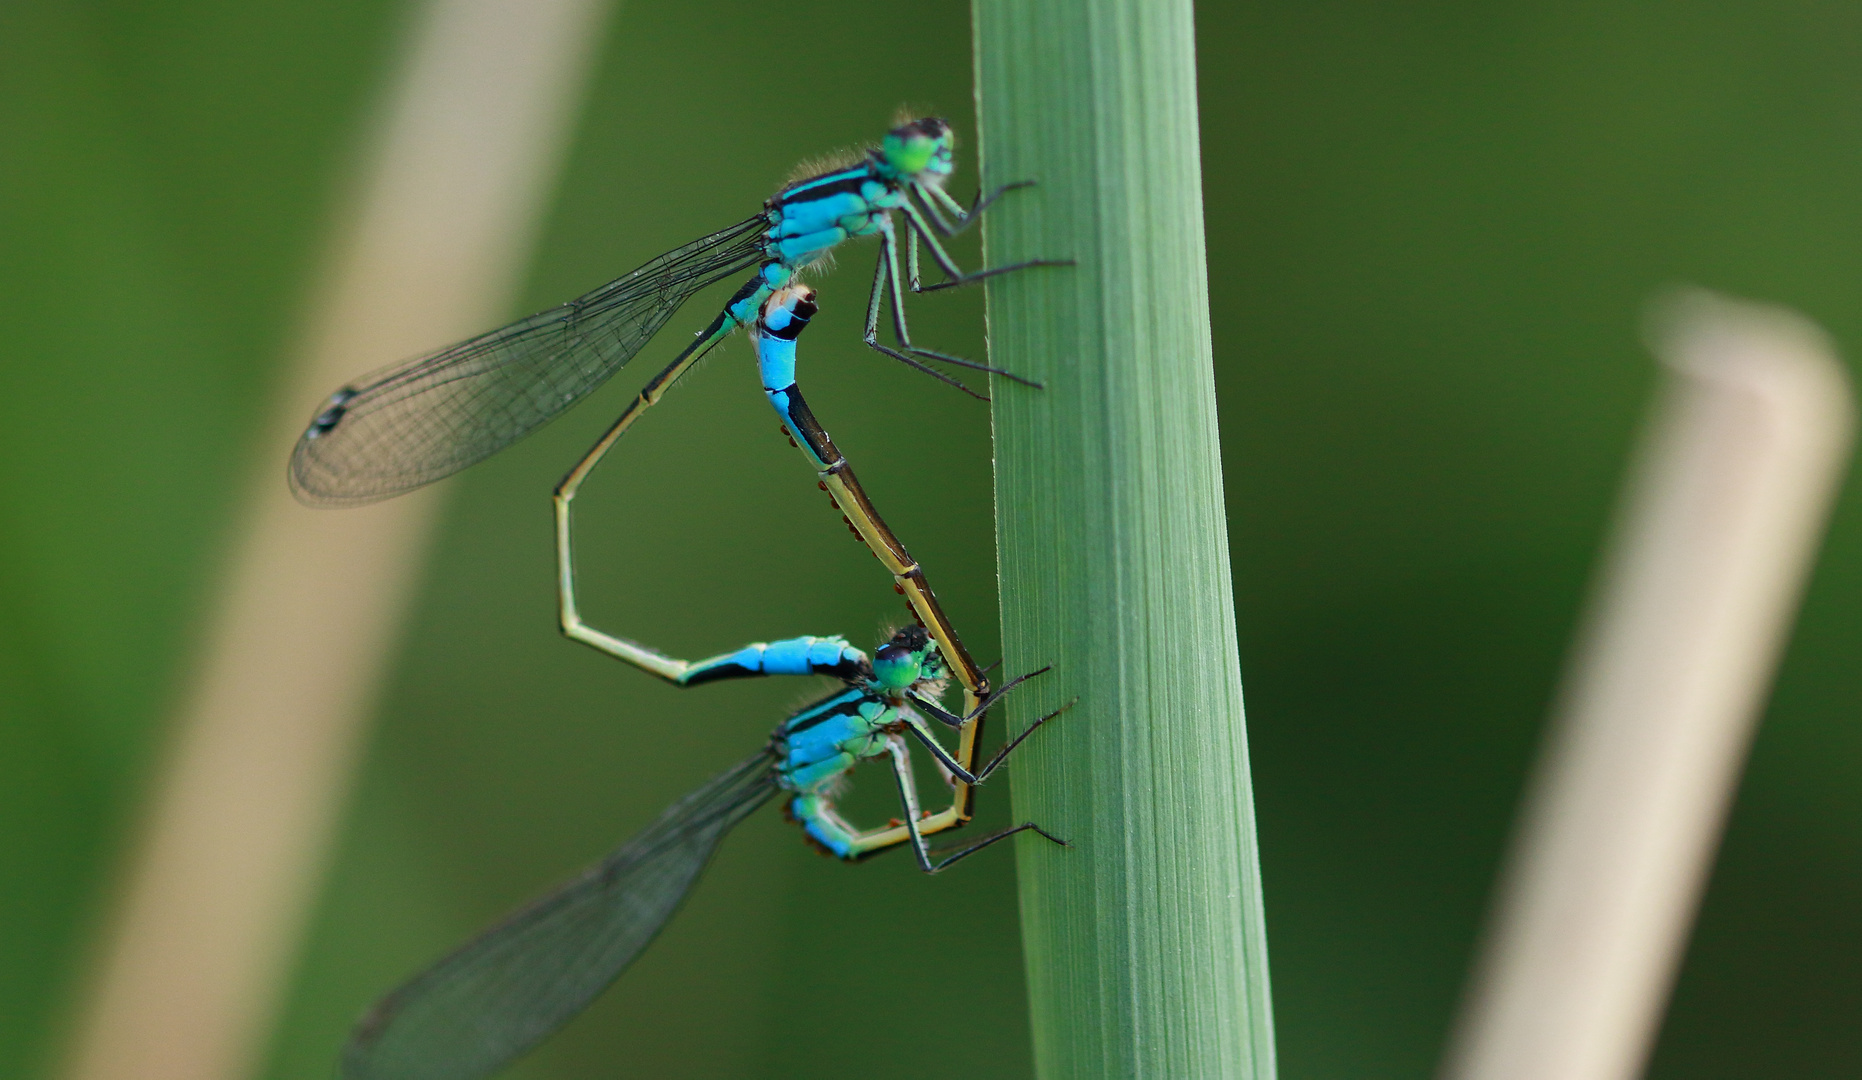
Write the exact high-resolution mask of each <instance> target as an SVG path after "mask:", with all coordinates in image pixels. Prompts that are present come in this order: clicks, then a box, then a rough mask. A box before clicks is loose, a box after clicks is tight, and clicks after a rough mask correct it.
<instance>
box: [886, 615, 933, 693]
mask: <svg viewBox="0 0 1862 1080" xmlns="http://www.w3.org/2000/svg"><path fill="white" fill-rule="evenodd" d="M944 677H945V672H944V657H943V656H942V655H940V654H939V653H938V651H937V642H936V641H933V640H932V639H931V635H930V634H927V633H925V628H924V627H922V626H908V627H906V628H905V629H903V630H900V631H899V632H898V633H896V634H893V635H892V638H891V640H889V641H887V642H886V643H885V644H884V645H881V646H880V647H879V648H878V649H876V650H875V651H874V652H873V682H874V683H875V684H876V685H877V686H878V688H879V689H880V690H881V691H886V692H893V693H898V692H903V691H905V690H908V689H911V688H912V687H914V686H917V685H919V684H921V683H927V682H933V683H934V682H940V681H942V680H943V679H944Z"/></svg>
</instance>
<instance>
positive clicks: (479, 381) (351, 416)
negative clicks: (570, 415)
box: [291, 214, 763, 506]
mask: <svg viewBox="0 0 1862 1080" xmlns="http://www.w3.org/2000/svg"><path fill="white" fill-rule="evenodd" d="M762 226H763V217H762V215H761V214H759V215H757V216H756V217H752V218H747V219H745V220H743V221H741V222H738V223H737V224H736V225H733V226H731V227H730V228H728V229H725V230H723V231H722V232H716V233H712V234H711V235H710V236H706V237H703V238H701V239H698V240H694V241H693V242H691V243H690V244H687V245H685V246H684V247H682V248H678V249H677V250H674V251H669V252H667V253H666V254H664V255H661V256H660V257H659V258H657V259H654V260H653V261H652V262H649V263H647V264H646V265H645V266H642V267H640V268H639V269H638V270H635V271H634V272H633V273H631V274H628V275H627V276H625V277H622V278H617V279H615V280H614V281H611V282H609V283H608V284H606V285H603V286H602V287H601V288H599V289H596V290H594V291H593V292H591V293H588V294H587V295H585V296H580V297H577V298H576V299H574V300H571V301H570V302H568V303H566V304H562V305H559V306H557V307H553V308H550V309H549V310H548V311H540V312H538V313H537V314H535V315H532V316H530V317H529V318H526V319H519V320H518V321H516V322H514V323H512V324H510V325H509V326H505V327H502V328H500V329H497V330H493V331H491V332H489V333H485V334H480V335H479V336H478V337H475V338H472V339H470V340H468V341H462V342H460V343H459V344H457V345H452V346H449V347H447V348H444V349H441V350H439V351H438V352H433V353H429V354H427V355H426V356H421V357H417V358H416V359H413V360H409V361H407V362H406V363H403V364H401V365H399V366H396V367H393V368H390V369H388V370H385V371H381V372H377V373H376V374H374V375H371V376H369V377H367V378H366V379H363V380H361V381H360V382H358V383H356V384H353V385H350V386H346V387H344V388H343V389H341V390H339V391H337V392H336V393H335V394H334V395H332V396H331V398H330V400H329V402H328V403H327V404H326V406H325V408H324V411H323V412H322V413H320V414H318V416H317V417H316V418H315V419H314V420H312V421H311V424H310V427H309V429H308V430H306V431H305V432H304V435H303V437H301V438H300V439H298V442H297V449H296V451H295V452H293V453H292V455H291V488H292V490H293V491H294V492H295V493H296V494H297V496H298V498H299V499H301V500H303V501H304V502H307V503H310V504H313V505H320V506H350V505H356V504H359V503H367V502H374V501H376V500H378V499H385V498H388V497H389V496H391V495H399V494H401V493H402V492H404V491H410V490H412V489H414V488H417V487H419V486H421V485H422V484H429V483H432V482H433V481H435V480H438V479H440V478H441V477H444V476H450V475H452V474H453V473H456V472H458V471H459V470H460V469H463V468H465V467H466V466H468V465H473V464H476V463H477V462H480V461H483V460H484V459H486V458H488V457H490V456H491V455H493V454H495V453H497V452H498V451H499V450H502V449H504V448H505V447H507V446H509V445H511V444H512V443H514V442H516V441H517V440H519V439H521V438H523V437H524V436H525V435H528V434H530V433H531V432H532V431H535V430H536V429H537V428H538V427H541V426H542V425H543V424H544V423H545V422H546V421H548V420H550V419H551V418H552V417H554V416H556V415H557V414H558V413H560V412H562V411H563V410H564V409H567V408H568V407H569V406H571V405H573V404H575V403H576V402H577V401H579V400H581V398H582V397H583V396H585V395H586V394H588V393H589V392H590V391H592V390H594V389H595V388H596V387H597V386H600V385H601V384H602V383H604V382H606V381H607V379H608V377H609V376H611V375H613V374H614V373H615V372H616V371H619V370H620V369H621V367H622V366H623V365H625V364H626V363H627V362H628V361H629V360H632V359H633V358H634V354H635V353H638V352H639V351H640V350H641V349H642V348H643V347H645V345H646V343H647V341H648V340H649V339H651V338H652V337H653V335H654V334H655V333H658V332H659V329H660V327H662V326H664V325H665V323H666V320H667V319H669V318H671V317H672V314H673V312H675V311H677V310H679V306H680V305H681V304H684V303H685V301H686V300H687V299H688V298H690V297H691V295H692V294H693V293H695V292H697V291H699V290H700V289H703V288H704V287H706V286H707V285H711V284H714V283H716V282H718V281H721V280H723V279H724V278H726V277H729V276H731V275H732V274H736V273H738V272H740V271H742V270H745V269H747V268H749V267H750V266H752V265H754V264H755V263H756V262H757V261H758V260H759V259H760V258H761V232H762Z"/></svg>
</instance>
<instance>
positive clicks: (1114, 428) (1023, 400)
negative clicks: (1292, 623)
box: [975, 0, 1274, 1080]
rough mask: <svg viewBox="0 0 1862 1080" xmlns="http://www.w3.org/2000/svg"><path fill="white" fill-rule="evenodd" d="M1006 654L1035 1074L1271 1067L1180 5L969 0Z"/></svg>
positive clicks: (1184, 18)
mask: <svg viewBox="0 0 1862 1080" xmlns="http://www.w3.org/2000/svg"><path fill="white" fill-rule="evenodd" d="M975 30H976V49H977V79H978V91H977V99H978V110H977V111H978V116H979V124H980V126H981V129H982V132H981V134H982V139H981V142H982V149H981V156H982V160H983V163H984V167H985V172H984V176H985V179H986V182H987V183H989V184H999V183H1004V182H1007V181H1014V180H1022V179H1034V180H1036V181H1038V182H1039V186H1038V187H1036V188H1035V189H1033V190H1031V191H1022V192H1015V193H1013V194H1011V195H1010V196H1009V197H1008V198H1007V199H1006V200H1004V202H1003V203H1002V204H1001V205H1000V206H999V207H998V208H997V209H995V210H992V211H991V212H990V215H989V220H988V229H987V232H986V235H985V254H986V262H987V263H988V264H989V265H999V264H1003V263H1008V262H1013V261H1016V260H1020V259H1027V258H1035V257H1065V258H1073V259H1076V260H1078V265H1077V266H1075V267H1071V268H1059V269H1038V270H1030V271H1026V272H1023V273H1017V274H1011V275H1008V276H1005V277H1001V278H997V279H995V280H994V281H992V282H991V283H990V286H989V301H988V302H989V327H990V356H991V362H992V363H994V364H997V365H999V366H1001V367H1004V368H1006V369H1008V370H1011V371H1015V372H1018V373H1021V374H1025V375H1028V376H1032V377H1034V378H1037V379H1040V380H1042V381H1043V382H1044V383H1046V389H1045V390H1028V389H1024V388H1021V387H1017V386H1014V385H1011V384H1009V383H1007V382H1004V381H1003V380H1000V379H998V380H997V381H996V384H995V406H994V409H995V438H996V459H997V460H996V502H997V510H998V521H999V524H998V529H999V537H998V539H999V551H1000V555H999V559H1000V573H1001V590H1002V634H1003V648H1004V653H1005V656H1006V660H1007V664H1006V667H1005V671H1006V672H1008V673H1011V674H1012V673H1014V672H1019V671H1026V670H1029V669H1031V668H1033V667H1037V666H1039V665H1041V664H1048V663H1051V664H1053V665H1054V673H1053V674H1052V675H1049V676H1047V677H1045V678H1043V679H1041V680H1038V683H1037V685H1038V689H1036V688H1033V687H1031V688H1030V690H1028V691H1025V692H1024V694H1025V696H1021V697H1020V699H1019V700H1014V701H1013V708H1012V710H1011V716H1012V718H1013V719H1014V720H1015V721H1017V722H1019V723H1025V722H1026V721H1027V720H1028V719H1029V718H1030V717H1032V716H1033V715H1035V709H1036V708H1037V707H1040V708H1043V709H1051V708H1053V707H1055V706H1057V705H1059V704H1061V703H1062V702H1064V701H1065V700H1066V699H1067V698H1070V697H1072V696H1074V695H1078V696H1079V699H1080V704H1079V705H1078V707H1076V708H1075V709H1074V710H1073V711H1072V712H1070V713H1069V714H1067V715H1066V716H1065V717H1063V718H1062V719H1061V720H1059V721H1057V722H1056V724H1055V725H1054V727H1053V728H1052V729H1051V730H1049V731H1044V732H1042V734H1041V735H1040V736H1039V737H1037V738H1036V739H1033V740H1031V741H1030V742H1029V744H1028V746H1027V747H1026V748H1025V749H1024V750H1023V751H1022V752H1021V753H1022V755H1023V756H1022V757H1021V758H1020V759H1019V760H1018V761H1017V762H1016V769H1015V773H1016V778H1015V793H1014V799H1015V811H1016V814H1017V817H1018V819H1019V820H1033V821H1037V822H1040V823H1041V824H1043V825H1045V826H1046V827H1048V828H1049V829H1051V830H1054V831H1055V832H1057V833H1059V834H1060V835H1063V836H1066V837H1068V838H1069V839H1070V840H1072V841H1073V845H1074V846H1073V848H1072V849H1071V850H1063V849H1060V848H1057V847H1054V846H1052V845H1049V844H1046V843H1043V842H1041V841H1039V840H1029V839H1024V840H1022V841H1020V842H1019V847H1018V851H1019V855H1018V859H1019V862H1018V866H1019V872H1020V882H1021V911H1022V927H1023V930H1022V932H1023V940H1024V943H1025V949H1026V956H1027V966H1028V981H1029V994H1030V997H1031V1014H1032V1022H1033V1027H1034V1042H1035V1057H1036V1062H1037V1070H1038V1074H1039V1075H1040V1076H1042V1077H1047V1078H1052V1080H1060V1078H1063V1077H1065V1078H1073V1077H1096V1076H1133V1077H1170V1078H1172V1080H1185V1078H1191V1077H1223V1078H1250V1080H1266V1078H1271V1077H1272V1076H1273V1075H1274V1041H1273V1027H1272V1011H1271V1006H1270V999H1269V991H1268V977H1267V948H1266V940H1267V938H1266V930H1265V926H1264V922H1263V918H1262V910H1261V887H1260V873H1259V860H1258V856H1257V852H1256V846H1255V829H1254V812H1253V797H1252V793H1251V789H1250V785H1249V778H1248V749H1247V741H1246V730H1245V727H1244V723H1243V717H1242V701H1241V678H1240V674H1239V670H1238V663H1237V658H1236V645H1235V616H1234V600H1233V596H1232V593H1231V590H1230V579H1229V564H1228V539H1227V531H1226V519H1225V515H1224V508H1223V500H1222V471H1221V460H1220V456H1219V452H1218V446H1217V441H1216V415H1215V385H1214V376H1213V368H1212V363H1211V355H1210V344H1209V304H1208V283H1207V280H1206V268H1205V262H1204V247H1203V213H1202V187H1201V177H1200V173H1199V154H1198V149H1197V117H1196V79H1195V51H1194V36H1193V27H1192V13H1191V6H1190V4H1189V3H1188V2H1187V0H1072V2H1062V0H977V3H976V7H975Z"/></svg>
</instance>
